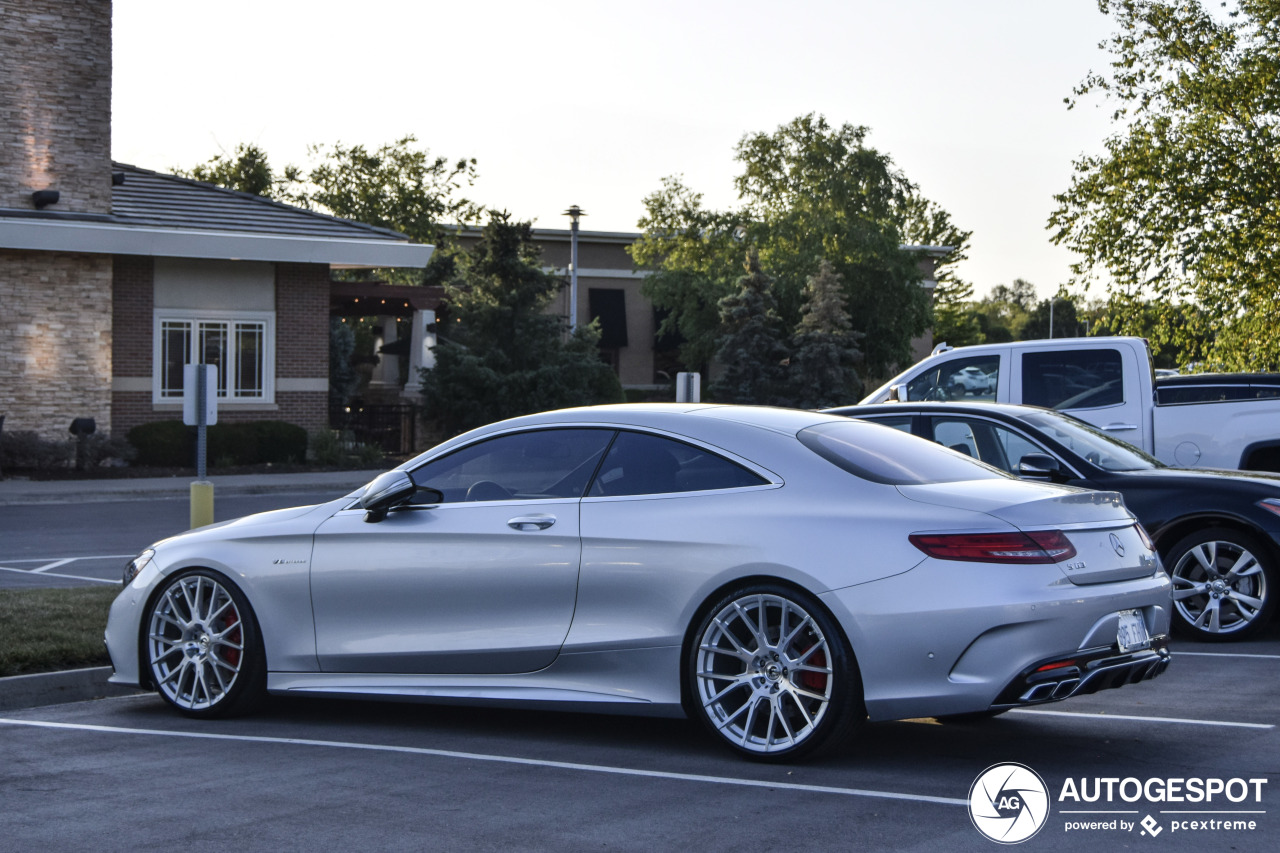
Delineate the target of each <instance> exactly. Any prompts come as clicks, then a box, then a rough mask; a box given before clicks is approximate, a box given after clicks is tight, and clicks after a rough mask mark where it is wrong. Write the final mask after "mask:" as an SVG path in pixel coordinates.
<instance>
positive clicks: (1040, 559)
mask: <svg viewBox="0 0 1280 853" xmlns="http://www.w3.org/2000/svg"><path fill="white" fill-rule="evenodd" d="M908 538H909V539H910V540H911V544H912V545H915V546H916V547H917V548H919V549H920V550H921V551H923V552H925V553H926V554H928V555H929V556H930V557H937V558H938V559H939V560H964V561H967V562H977V563H1060V562H1062V561H1063V560H1069V559H1071V558H1072V557H1074V556H1075V555H1076V549H1075V546H1074V545H1072V544H1071V541H1070V540H1069V539H1067V537H1066V535H1065V534H1064V533H1063V532H1062V531H1061V530H1036V531H1033V532H1031V533H1020V532H1016V533H913V534H911V536H909V537H908Z"/></svg>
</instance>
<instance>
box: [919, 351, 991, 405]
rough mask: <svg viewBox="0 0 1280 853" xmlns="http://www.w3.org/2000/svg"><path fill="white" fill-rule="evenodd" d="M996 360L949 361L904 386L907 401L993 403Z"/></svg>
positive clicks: (981, 358)
mask: <svg viewBox="0 0 1280 853" xmlns="http://www.w3.org/2000/svg"><path fill="white" fill-rule="evenodd" d="M999 379H1000V356H998V355H976V356H969V357H967V358H953V359H951V360H950V361H944V362H942V363H941V364H938V365H934V366H933V367H931V368H929V369H928V370H926V371H925V372H924V373H921V374H920V375H919V376H917V377H915V378H914V379H912V380H910V381H909V382H907V399H908V400H941V401H944V402H945V401H947V400H986V401H988V402H990V401H992V400H995V398H996V387H997V385H998V383H999Z"/></svg>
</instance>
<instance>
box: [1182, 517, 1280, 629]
mask: <svg viewBox="0 0 1280 853" xmlns="http://www.w3.org/2000/svg"><path fill="white" fill-rule="evenodd" d="M1266 560H1267V557H1266V555H1265V554H1264V552H1262V551H1261V549H1260V548H1259V546H1258V545H1257V544H1256V543H1255V542H1254V541H1253V539H1252V537H1249V536H1247V535H1246V534H1242V533H1237V532H1235V531H1229V530H1222V529H1219V530H1208V531H1203V532H1202V533H1198V534H1194V535H1192V536H1189V537H1187V538H1186V539H1184V540H1182V541H1181V542H1179V543H1178V544H1177V545H1176V546H1175V547H1174V548H1173V550H1172V551H1171V552H1170V554H1169V561H1170V564H1171V569H1170V574H1171V575H1172V578H1173V607H1174V612H1175V613H1176V614H1177V616H1178V619H1179V621H1180V622H1181V623H1182V625H1183V626H1184V627H1185V628H1187V629H1189V630H1190V631H1191V632H1193V633H1195V634H1197V635H1198V636H1200V637H1201V638H1203V639H1215V640H1227V639H1238V638H1240V637H1243V636H1246V635H1248V634H1250V633H1252V632H1253V631H1255V630H1257V629H1258V628H1260V627H1261V626H1262V624H1263V623H1264V622H1265V621H1266V617H1267V616H1268V615H1270V612H1271V610H1272V609H1273V600H1272V598H1273V596H1274V593H1273V591H1272V589H1271V586H1272V578H1271V577H1270V575H1271V571H1270V569H1269V566H1268V564H1267V562H1266Z"/></svg>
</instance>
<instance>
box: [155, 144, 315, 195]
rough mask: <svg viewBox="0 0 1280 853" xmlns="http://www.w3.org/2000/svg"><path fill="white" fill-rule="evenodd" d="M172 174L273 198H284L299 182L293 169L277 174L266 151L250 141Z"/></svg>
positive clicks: (296, 172) (297, 174) (286, 169)
mask: <svg viewBox="0 0 1280 853" xmlns="http://www.w3.org/2000/svg"><path fill="white" fill-rule="evenodd" d="M172 171H173V173H174V174H175V175H181V176H183V177H186V178H192V179H194V180H197V181H203V182H205V183H206V184H215V185H217V186H220V187H226V188H227V189H230V190H236V191H237V192H242V193H249V194H250V195H260V196H263V197H265V198H273V199H282V198H284V197H285V196H286V195H287V194H288V192H289V187H290V185H292V184H294V183H296V182H297V181H299V180H300V179H301V177H300V172H299V170H298V168H297V167H296V166H286V167H285V169H284V171H283V172H281V173H279V174H277V173H276V171H275V170H274V169H273V168H271V163H270V162H269V161H268V160H267V152H265V151H263V150H262V149H261V148H259V147H258V146H257V145H254V144H253V143H250V142H241V143H239V144H238V145H236V147H235V151H233V152H232V153H231V154H225V153H224V154H217V155H214V156H213V157H211V158H209V159H208V160H207V161H205V162H204V163H201V164H200V165H198V166H195V167H194V168H192V169H190V170H189V171H188V170H183V169H174V170H172Z"/></svg>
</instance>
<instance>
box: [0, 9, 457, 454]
mask: <svg viewBox="0 0 1280 853" xmlns="http://www.w3.org/2000/svg"><path fill="white" fill-rule="evenodd" d="M0 15H2V17H0V80H3V81H5V82H4V85H3V86H0V306H3V310H0V415H4V416H5V422H4V425H5V428H6V429H10V430H33V431H36V432H38V433H40V434H42V435H44V436H47V437H56V438H61V437H65V436H66V434H67V428H68V425H69V424H70V422H71V420H72V418H75V417H92V418H94V419H95V420H96V422H97V425H98V429H99V430H100V431H102V432H114V433H117V434H123V433H124V432H125V431H126V430H128V429H129V428H130V427H131V426H134V425H136V424H138V423H142V422H145V421H150V420H158V419H164V418H173V417H178V416H180V412H181V397H182V375H181V374H182V365H183V364H184V363H186V362H206V363H214V364H217V365H218V366H219V397H220V400H219V411H220V414H219V417H220V419H224V420H256V419H281V420H288V421H291V422H293V423H296V424H299V425H301V426H304V427H306V428H308V429H315V428H318V427H321V426H324V425H325V424H326V423H327V395H328V346H329V338H328V316H329V287H330V282H329V279H330V275H329V271H330V269H331V268H334V267H344V268H360V267H423V266H425V265H426V263H427V260H428V259H429V258H430V255H431V251H432V249H431V247H430V246H423V245H418V244H414V243H411V242H410V241H408V240H407V239H406V238H405V237H404V236H403V235H401V234H398V233H395V232H391V231H386V230H382V229H379V228H373V227H371V226H367V225H362V224H359V223H355V222H349V221H346V220H341V219H336V218H333V217H329V216H323V215H320V214H316V213H312V212H309V211H304V210H299V209H297V208H292V207H289V206H287V205H282V204H277V203H274V202H271V201H268V200H266V199H262V198H258V197H256V196H251V195H245V194H242V193H236V192H231V191H229V190H224V189H220V188H217V187H211V186H208V185H205V184H200V183H197V182H194V181H187V180H184V179H182V178H177V177H174V176H171V175H162V174H158V173H155V172H150V171H147V170H144V169H138V168H135V167H132V166H126V165H122V164H118V163H112V162H111V156H110V150H111V3H110V2H106V0H95V1H94V2H71V0H23V2H22V3H17V2H8V0H5V2H3V3H2V4H0Z"/></svg>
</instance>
